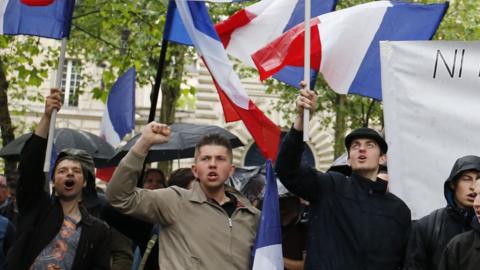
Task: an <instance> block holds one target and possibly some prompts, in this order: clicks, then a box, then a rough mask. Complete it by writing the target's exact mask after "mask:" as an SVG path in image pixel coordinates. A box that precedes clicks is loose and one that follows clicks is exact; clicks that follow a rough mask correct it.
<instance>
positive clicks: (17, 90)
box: [0, 36, 58, 179]
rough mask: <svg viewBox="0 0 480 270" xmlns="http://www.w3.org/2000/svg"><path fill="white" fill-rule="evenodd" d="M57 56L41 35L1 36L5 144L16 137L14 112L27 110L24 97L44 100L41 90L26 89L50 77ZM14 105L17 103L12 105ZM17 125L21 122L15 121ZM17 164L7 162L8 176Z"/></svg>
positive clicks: (0, 118)
mask: <svg viewBox="0 0 480 270" xmlns="http://www.w3.org/2000/svg"><path fill="white" fill-rule="evenodd" d="M39 56H45V58H46V60H45V61H41V62H35V61H34V59H36V58H38V57H39ZM56 56H57V57H58V55H57V54H56V51H55V50H54V49H52V48H51V47H48V46H41V45H40V39H39V38H33V37H10V36H0V129H1V137H2V145H3V146H5V145H7V144H8V143H9V142H10V141H12V140H13V139H15V132H14V131H15V126H14V125H13V124H12V120H11V114H14V115H15V114H21V113H24V112H25V110H26V109H27V108H26V107H25V105H24V103H23V101H25V100H29V101H43V97H42V96H40V95H39V94H38V92H36V91H27V89H28V88H35V87H39V86H40V85H41V84H42V83H43V81H44V80H45V79H47V78H48V75H49V73H48V71H49V69H51V68H52V67H53V66H54V65H55V62H54V61H51V60H49V59H54V58H55V57H56ZM12 104H14V105H15V106H9V105H12ZM11 108H14V109H11ZM18 125H21V123H16V126H18ZM15 167H16V164H15V162H13V161H10V160H7V161H6V162H5V174H6V175H7V178H8V179H12V178H13V177H14V172H15Z"/></svg>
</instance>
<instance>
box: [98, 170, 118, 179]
mask: <svg viewBox="0 0 480 270" xmlns="http://www.w3.org/2000/svg"><path fill="white" fill-rule="evenodd" d="M116 168H117V167H106V168H100V169H97V172H96V173H95V176H96V177H97V178H98V179H101V180H103V181H105V182H110V179H112V175H113V172H114V171H115V169H116Z"/></svg>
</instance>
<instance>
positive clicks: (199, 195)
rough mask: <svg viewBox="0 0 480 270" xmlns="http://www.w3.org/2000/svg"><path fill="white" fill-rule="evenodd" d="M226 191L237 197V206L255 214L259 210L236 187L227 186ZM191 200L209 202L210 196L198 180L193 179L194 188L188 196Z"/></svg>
mask: <svg viewBox="0 0 480 270" xmlns="http://www.w3.org/2000/svg"><path fill="white" fill-rule="evenodd" d="M225 191H226V192H229V193H230V194H232V195H233V196H234V197H235V199H237V208H242V209H246V210H248V211H249V212H250V213H252V214H255V213H257V212H258V210H256V208H255V207H253V205H252V204H251V203H250V202H249V201H248V200H247V199H246V198H245V197H244V196H243V195H242V194H241V193H240V192H239V191H237V190H236V189H233V188H231V187H229V186H225ZM188 200H189V201H191V202H195V203H207V202H208V198H207V196H206V195H205V193H204V192H203V190H202V188H201V187H200V183H199V182H198V180H195V181H193V183H192V190H191V193H190V196H189V198H188Z"/></svg>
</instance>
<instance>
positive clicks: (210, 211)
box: [0, 89, 480, 270]
mask: <svg viewBox="0 0 480 270" xmlns="http://www.w3.org/2000/svg"><path fill="white" fill-rule="evenodd" d="M316 99H317V96H316V94H315V92H314V91H310V90H306V89H303V90H301V91H300V95H299V96H298V97H297V100H296V108H297V117H296V118H295V121H294V124H293V126H292V128H291V129H290V131H289V132H288V133H287V135H286V136H285V138H284V140H283V141H282V145H281V147H280V151H279V154H278V158H277V162H276V174H277V176H278V178H279V181H280V182H279V205H280V220H281V228H282V250H283V257H284V258H283V261H284V268H285V269H289V270H299V269H322V270H323V269H332V270H343V269H345V270H351V269H359V270H363V269H365V270H367V269H368V270H374V269H378V270H390V269H391V270H394V269H395V270H399V269H404V270H470V269H478V267H479V265H480V248H479V247H480V223H479V220H480V181H479V179H480V157H478V156H464V157H460V158H458V160H457V161H456V162H455V164H453V168H452V170H451V173H450V175H449V176H446V177H445V179H446V181H445V183H444V191H445V192H444V194H445V200H446V206H445V207H444V208H441V209H437V210H435V211H433V212H432V213H431V214H429V215H427V216H425V217H423V218H421V219H419V220H417V221H411V216H410V210H409V208H408V207H407V205H406V204H405V203H404V202H403V201H402V200H401V199H400V198H398V197H396V196H395V195H393V194H392V193H390V192H389V191H388V175H387V168H386V166H385V164H386V154H387V151H388V145H387V143H386V142H385V140H384V139H383V137H382V136H381V135H380V134H379V133H378V132H377V131H375V130H373V129H370V128H359V129H356V130H354V131H352V132H351V133H349V134H348V135H347V136H346V138H345V147H346V150H347V154H348V163H349V167H348V170H329V171H328V172H325V173H322V172H319V171H317V170H316V169H315V168H311V167H309V166H306V165H305V164H303V163H302V162H301V155H302V153H303V150H304V147H305V144H304V143H303V141H302V138H303V132H302V129H303V111H304V109H309V110H311V111H315V109H316ZM60 108H61V96H60V92H59V91H58V90H56V89H52V91H51V93H50V95H49V96H48V97H47V98H46V102H45V111H44V114H43V116H42V118H41V120H40V122H39V123H38V125H37V127H36V129H35V132H34V133H33V134H32V136H31V137H30V139H29V140H28V141H27V142H26V143H25V146H24V148H23V150H22V154H21V159H20V163H19V167H18V170H19V178H18V180H17V181H7V178H6V177H5V176H0V269H15V270H17V269H31V270H36V269H122V270H123V269H125V270H130V269H132V270H135V269H209V270H212V269H251V267H252V249H253V246H254V243H255V237H256V232H257V227H258V224H259V219H260V211H261V209H259V208H260V207H261V205H262V204H261V200H262V198H261V190H262V188H261V187H259V185H258V183H264V181H263V182H262V180H261V179H260V178H255V181H254V180H252V182H251V185H250V186H252V187H253V188H252V189H250V190H248V191H244V194H242V193H241V192H239V191H237V190H236V189H235V188H233V187H230V186H227V185H225V183H226V181H227V179H229V178H230V177H231V176H232V175H233V174H234V171H235V166H234V165H233V154H232V148H231V146H230V144H229V142H228V141H227V140H226V139H225V138H223V137H222V136H220V135H217V134H208V135H206V136H204V137H203V138H202V140H201V141H200V142H199V143H198V144H197V146H196V149H195V157H194V162H193V164H192V167H191V168H180V169H177V170H175V171H173V172H171V173H170V174H169V175H168V176H166V175H165V174H164V173H163V171H162V170H160V169H156V168H148V169H146V170H144V161H145V158H146V156H147V154H148V151H149V149H150V147H151V146H153V145H154V144H161V143H165V142H168V140H169V136H170V128H169V127H168V126H167V125H164V124H160V123H156V122H152V123H149V124H148V125H146V126H145V128H144V129H143V131H142V135H141V137H140V138H139V139H138V141H137V142H136V143H135V145H134V146H133V147H132V149H131V150H130V151H129V152H128V154H127V155H126V156H125V158H124V159H123V160H122V161H121V162H120V164H119V165H118V167H117V168H116V170H115V173H114V174H113V176H112V179H111V180H110V182H109V183H108V185H107V188H106V191H103V190H101V189H99V188H98V187H97V186H96V185H95V168H94V161H93V159H92V157H91V156H90V155H89V154H88V153H86V152H85V151H83V150H79V149H64V150H62V151H61V152H60V153H59V154H58V157H57V159H56V161H55V164H54V166H53V176H52V179H51V181H52V182H51V183H52V185H53V192H52V193H51V194H50V192H49V191H47V190H46V188H45V187H46V186H47V185H46V181H47V179H45V176H44V173H43V163H44V162H43V161H44V156H45V152H46V145H47V137H48V127H49V124H50V119H51V114H52V112H53V110H59V109H60ZM426 173H428V172H427V171H426ZM141 175H143V179H141V183H140V184H139V183H138V180H139V178H140V177H141ZM257 176H258V175H257ZM257 176H255V177H257ZM252 179H254V177H252ZM258 179H260V180H258Z"/></svg>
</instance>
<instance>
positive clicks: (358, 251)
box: [276, 129, 410, 270]
mask: <svg viewBox="0 0 480 270" xmlns="http://www.w3.org/2000/svg"><path fill="white" fill-rule="evenodd" d="M303 149H304V143H303V142H302V132H299V131H296V130H295V129H291V130H290V132H289V133H288V134H287V135H286V136H285V138H284V140H283V143H282V146H281V148H280V151H279V154H278V158H277V163H276V172H277V174H278V177H279V178H280V181H281V182H282V183H283V184H284V185H285V187H286V188H287V189H289V190H290V191H291V192H293V193H295V194H296V195H298V196H300V197H302V198H304V199H306V200H308V201H309V202H310V204H311V212H310V224H309V236H308V241H309V243H308V246H307V258H306V262H305V269H315V270H317V269H321V270H327V269H328V270H330V269H331V270H353V269H355V270H356V269H365V270H367V269H368V270H373V269H378V270H390V269H391V270H393V269H395V270H397V269H400V268H401V267H402V261H403V257H404V251H405V247H406V244H407V240H408V234H409V229H410V210H409V209H408V207H407V206H406V205H405V203H403V201H402V200H400V199H399V198H397V197H396V196H395V195H393V194H391V193H389V192H388V191H387V182H385V181H383V180H380V179H378V180H377V181H376V182H373V181H371V180H369V179H365V178H363V177H361V176H359V175H357V174H355V173H354V174H352V176H351V177H346V176H344V175H343V174H340V173H337V172H329V173H321V172H319V171H317V170H315V169H314V168H310V167H306V166H304V165H303V164H301V162H300V160H301V155H302V152H303Z"/></svg>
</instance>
